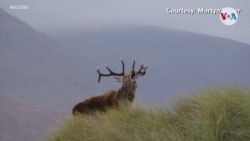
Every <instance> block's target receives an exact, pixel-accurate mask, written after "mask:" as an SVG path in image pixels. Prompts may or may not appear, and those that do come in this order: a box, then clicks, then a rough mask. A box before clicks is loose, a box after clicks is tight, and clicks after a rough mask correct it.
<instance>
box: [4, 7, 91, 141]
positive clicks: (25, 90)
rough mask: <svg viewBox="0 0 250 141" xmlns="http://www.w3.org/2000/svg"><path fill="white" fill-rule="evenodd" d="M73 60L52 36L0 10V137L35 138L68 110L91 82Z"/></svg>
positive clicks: (69, 110)
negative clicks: (86, 84) (49, 36)
mask: <svg viewBox="0 0 250 141" xmlns="http://www.w3.org/2000/svg"><path fill="white" fill-rule="evenodd" d="M74 62H75V61H74V60H73V59H72V58H71V57H70V56H69V55H67V52H65V49H63V48H62V47H60V46H59V45H58V44H57V43H56V42H55V41H54V40H52V39H50V38H48V37H47V35H45V34H43V33H40V32H38V31H35V30H34V29H33V28H32V27H30V26H29V25H28V24H26V23H25V22H22V21H20V20H18V19H17V18H15V17H13V16H11V15H9V14H7V13H6V12H4V11H3V10H2V9H0V107H1V109H0V119H1V120H0V121H1V123H0V125H1V127H0V140H7V139H8V140H19V141H22V140H23V141H34V140H41V138H44V136H45V135H48V133H50V132H51V130H52V128H53V127H55V126H56V125H57V124H58V120H60V118H61V117H62V115H65V113H67V114H68V113H71V107H73V105H74V103H76V102H78V101H79V97H82V95H83V94H82V93H84V91H85V90H86V91H87V90H89V89H90V88H89V87H85V85H84V84H85V83H87V82H88V83H91V82H93V83H94V84H96V81H94V80H91V78H90V79H89V78H86V77H85V76H87V75H88V71H86V69H85V68H84V67H79V66H78V65H77V64H76V63H74ZM63 95H64V96H63ZM88 95H90V94H89V93H88V94H86V97H87V96H88ZM77 96H78V97H77ZM67 99H70V100H69V101H68V100H67Z"/></svg>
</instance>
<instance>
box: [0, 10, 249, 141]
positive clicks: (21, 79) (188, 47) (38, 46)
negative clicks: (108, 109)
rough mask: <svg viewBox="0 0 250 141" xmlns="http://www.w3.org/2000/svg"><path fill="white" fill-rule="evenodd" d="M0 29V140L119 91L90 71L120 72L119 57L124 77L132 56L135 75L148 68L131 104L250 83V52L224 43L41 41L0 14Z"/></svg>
mask: <svg viewBox="0 0 250 141" xmlns="http://www.w3.org/2000/svg"><path fill="white" fill-rule="evenodd" d="M0 31H1V32H0V78H1V79H0V98H1V100H2V102H1V108H2V109H1V110H0V118H1V119H2V123H1V125H3V126H2V127H1V128H0V130H1V131H3V132H0V133H1V135H0V136H1V137H12V136H13V137H14V138H12V140H15V139H16V138H18V139H19V140H37V139H38V138H37V137H38V136H39V137H40V138H41V136H40V135H41V134H44V133H45V132H46V131H47V130H48V129H50V128H51V127H52V126H53V123H55V121H56V118H57V117H58V116H61V115H62V114H63V115H69V114H71V108H72V107H73V106H74V104H76V103H77V102H79V101H81V100H84V99H85V98H88V97H90V96H96V95H100V94H102V93H104V92H105V91H107V90H110V89H118V88H119V87H120V85H121V84H118V83H116V81H115V80H114V79H113V78H111V77H110V78H105V79H104V78H103V79H102V80H101V83H100V84H98V83H97V77H98V74H97V73H96V68H97V66H101V71H103V72H106V71H107V70H106V69H105V67H104V65H103V64H105V63H107V64H108V65H109V66H110V68H112V69H114V70H115V71H120V70H121V63H120V60H119V59H120V58H123V59H124V61H125V68H126V72H128V71H129V70H131V65H132V60H133V58H134V57H136V59H137V61H136V68H137V69H138V67H139V64H140V61H141V60H143V61H144V62H147V63H148V66H149V68H148V70H147V74H146V75H145V76H144V77H142V78H140V79H139V80H138V88H137V91H136V98H135V101H136V102H138V101H139V102H143V103H147V102H151V103H154V104H161V105H162V104H163V105H165V104H166V103H168V101H170V100H171V99H172V98H175V97H177V95H182V94H187V93H189V92H192V91H195V90H196V89H198V88H204V87H212V86H218V85H219V86H226V85H238V86H241V87H248V86H249V84H250V79H249V72H250V66H249V65H248V64H249V60H250V48H249V47H250V46H249V45H246V44H242V43H239V42H235V41H232V40H228V39H222V38H216V37H211V36H206V35H200V34H195V33H190V32H183V31H178V30H173V29H165V28H160V27H154V26H141V27H139V26H135V27H116V28H103V29H98V30H88V31H86V30H84V31H67V32H57V33H54V34H51V33H49V35H48V36H47V35H46V34H43V33H40V32H38V31H36V30H34V29H33V28H32V27H30V26H29V25H28V24H26V23H25V22H22V21H20V20H18V19H17V18H15V17H13V16H11V15H9V14H7V13H6V12H4V11H3V10H1V9H0ZM49 37H52V38H53V39H50V38H49ZM11 111H14V112H15V113H14V114H12V113H11ZM17 113H18V114H17ZM65 113H66V114H65ZM44 115H47V116H44ZM31 116H32V118H31ZM41 120H42V121H41ZM10 123H12V124H11V125H10ZM36 123H37V124H36ZM41 123H42V124H41ZM12 125H16V126H12ZM22 127H27V129H28V130H25V131H23V132H19V131H20V130H22V129H21V128H22ZM16 129H19V130H16ZM30 131H34V132H30ZM15 135H16V136H15ZM31 136H32V137H34V138H25V137H31ZM0 140H1V138H0Z"/></svg>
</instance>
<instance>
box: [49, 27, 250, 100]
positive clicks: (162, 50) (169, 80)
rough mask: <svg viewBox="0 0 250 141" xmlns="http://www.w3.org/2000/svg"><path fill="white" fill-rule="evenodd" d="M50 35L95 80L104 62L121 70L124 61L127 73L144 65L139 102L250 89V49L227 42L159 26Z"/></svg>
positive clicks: (226, 40)
mask: <svg viewBox="0 0 250 141" xmlns="http://www.w3.org/2000/svg"><path fill="white" fill-rule="evenodd" d="M48 34H49V35H50V36H51V37H53V38H54V39H55V40H57V41H58V42H59V43H61V45H62V46H64V47H65V48H66V49H67V50H68V51H69V52H71V54H72V56H73V57H75V58H76V60H78V62H79V63H81V64H82V65H84V66H87V67H88V68H93V69H92V70H93V75H96V74H95V71H94V69H95V67H96V66H98V65H102V64H104V63H108V65H109V66H110V67H113V68H115V69H116V70H120V62H119V58H125V62H126V63H127V64H126V67H125V68H126V69H127V71H128V69H130V68H131V66H130V64H131V63H132V59H133V58H134V57H136V58H137V65H138V63H140V61H141V60H143V61H146V62H147V63H148V64H149V69H148V72H147V75H146V77H145V78H142V79H143V80H139V84H138V85H139V88H138V91H137V93H138V94H137V95H136V97H138V100H139V101H140V100H142V101H144V100H146V101H152V100H153V101H154V102H156V101H157V102H159V101H162V102H163V103H164V101H166V100H169V99H171V97H176V96H174V95H176V94H182V93H187V92H192V91H195V90H197V89H199V88H205V87H213V86H228V85H238V86H242V87H248V86H249V84H250V81H249V80H250V79H249V78H250V76H249V73H248V72H249V71H250V67H249V65H248V62H249V60H250V57H249V56H250V45H247V44H244V43H240V42H236V41H233V40H229V39H224V38H217V37H213V36H207V35H201V34H197V33H191V32H184V31H179V30H175V29H167V28H161V27H155V26H130V27H114V28H112V27H110V28H103V29H98V30H82V31H81V30H80V31H67V32H58V34H51V33H48ZM93 60H101V61H93ZM103 69H105V68H103ZM107 79H108V78H107ZM105 81H106V82H105ZM107 82H109V81H107V80H102V83H107ZM112 83H115V82H112ZM152 84H154V85H152ZM152 93H154V94H155V93H156V94H157V96H155V95H154V96H152Z"/></svg>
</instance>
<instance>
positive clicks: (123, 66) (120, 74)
mask: <svg viewBox="0 0 250 141" xmlns="http://www.w3.org/2000/svg"><path fill="white" fill-rule="evenodd" d="M121 62H122V73H115V72H113V71H112V70H111V69H110V68H109V67H108V65H107V64H105V67H106V68H107V70H108V71H109V74H103V73H101V71H100V70H101V69H100V67H98V68H97V73H98V74H99V77H98V83H99V82H100V80H101V77H102V76H112V75H115V76H123V75H124V74H125V73H124V71H125V65H124V62H123V60H121Z"/></svg>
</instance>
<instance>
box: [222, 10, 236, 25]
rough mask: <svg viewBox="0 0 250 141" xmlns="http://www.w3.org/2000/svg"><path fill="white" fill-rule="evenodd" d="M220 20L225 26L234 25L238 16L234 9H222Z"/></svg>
mask: <svg viewBox="0 0 250 141" xmlns="http://www.w3.org/2000/svg"><path fill="white" fill-rule="evenodd" d="M220 20H221V22H222V23H223V24H225V25H233V24H235V23H236V22H237V20H238V14H237V12H236V10H235V9H234V8H232V7H227V8H222V10H221V13H220Z"/></svg>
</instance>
